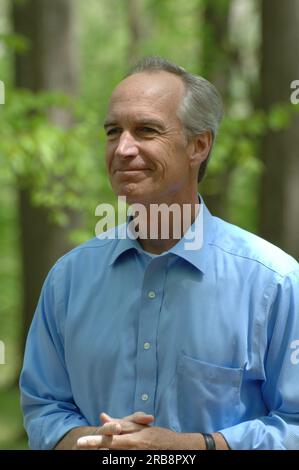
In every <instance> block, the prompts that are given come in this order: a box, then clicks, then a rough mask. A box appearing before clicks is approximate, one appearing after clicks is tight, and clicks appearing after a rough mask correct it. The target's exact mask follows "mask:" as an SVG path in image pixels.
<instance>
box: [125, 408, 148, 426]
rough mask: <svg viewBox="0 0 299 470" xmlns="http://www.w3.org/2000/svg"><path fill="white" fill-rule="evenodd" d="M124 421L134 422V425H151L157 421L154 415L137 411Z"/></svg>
mask: <svg viewBox="0 0 299 470" xmlns="http://www.w3.org/2000/svg"><path fill="white" fill-rule="evenodd" d="M124 419H125V421H132V422H133V423H137V424H150V423H152V422H153V421H154V420H155V418H154V416H153V415H148V414H146V413H143V411H136V412H135V413H133V414H132V415H130V416H127V417H126V418H124Z"/></svg>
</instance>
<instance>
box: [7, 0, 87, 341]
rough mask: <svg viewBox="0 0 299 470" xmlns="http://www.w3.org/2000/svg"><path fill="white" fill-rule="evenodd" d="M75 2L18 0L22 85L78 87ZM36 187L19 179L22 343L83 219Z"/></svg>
mask: <svg viewBox="0 0 299 470" xmlns="http://www.w3.org/2000/svg"><path fill="white" fill-rule="evenodd" d="M72 7H73V2H72V1H71V0H51V1H49V0H27V1H22V2H19V1H14V3H13V9H12V18H13V25H14V30H15V32H16V33H19V34H22V35H23V36H25V37H26V38H28V39H29V41H30V48H29V50H28V52H27V53H26V54H16V57H15V83H16V86H17V87H20V88H26V89H29V90H32V91H34V92H38V91H40V90H62V91H64V92H66V93H68V94H74V93H75V92H76V86H77V85H76V75H77V68H76V64H75V60H74V56H75V46H74V44H75V42H74V33H73V11H72ZM49 119H50V121H51V122H53V123H55V124H56V125H59V126H61V127H63V128H67V127H68V126H70V125H71V124H72V116H71V115H70V114H69V113H68V112H66V111H62V110H59V109H56V110H53V111H51V114H50V115H49ZM36 158H38V155H36ZM31 189H32V188H30V187H28V185H27V186H22V185H20V188H19V189H18V193H19V220H20V244H21V256H22V276H23V278H22V285H23V317H22V318H23V330H22V348H24V341H25V338H26V335H27V331H28V327H29V325H30V323H31V320H32V316H33V313H34V310H35V307H36V303H37V300H38V296H39V293H40V289H41V286H42V283H43V280H44V278H45V276H46V274H47V272H48V271H49V269H50V267H51V266H52V265H53V263H54V261H55V260H56V259H57V258H58V257H59V256H61V255H62V254H63V253H65V252H66V251H67V250H69V249H70V248H71V246H70V244H69V243H68V240H67V236H68V234H69V231H70V228H71V227H72V228H74V227H78V226H79V224H80V222H81V219H80V216H79V215H78V214H77V213H71V214H70V223H69V225H68V226H66V227H60V226H57V225H55V224H53V223H51V222H50V220H49V211H48V210H47V209H46V208H42V207H36V206H35V205H33V204H32V200H31Z"/></svg>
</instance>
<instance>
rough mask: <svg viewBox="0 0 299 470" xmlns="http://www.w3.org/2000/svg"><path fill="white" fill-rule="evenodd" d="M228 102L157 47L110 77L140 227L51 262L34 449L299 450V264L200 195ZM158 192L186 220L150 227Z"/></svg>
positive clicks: (31, 358)
mask: <svg viewBox="0 0 299 470" xmlns="http://www.w3.org/2000/svg"><path fill="white" fill-rule="evenodd" d="M221 115H222V108H221V101H220V98H219V95H218V93H217V91H216V90H215V88H214V87H213V86H212V85H211V84H210V83H209V82H207V81H206V80H204V79H202V78H201V77H196V76H194V75H192V74H189V73H188V72H186V71H184V70H183V69H182V68H180V67H177V66H175V65H173V64H170V63H169V62H167V61H165V60H163V59H160V58H145V59H143V60H142V61H141V62H140V63H139V64H138V65H137V66H136V68H135V69H134V70H133V72H132V73H131V74H130V75H129V76H127V77H126V78H125V79H124V80H123V81H122V82H121V83H120V84H119V85H118V86H117V87H116V89H115V90H114V92H113V94H112V97H111V100H110V104H109V109H108V114H107V117H106V121H105V130H106V134H107V149H106V160H107V168H108V172H109V177H110V181H111V184H112V188H113V190H114V192H115V194H116V195H118V196H125V197H126V198H127V201H128V202H129V204H131V207H132V205H134V204H136V203H138V204H142V206H143V207H145V208H146V212H145V216H144V215H143V217H141V218H140V219H139V221H138V225H139V226H138V229H139V233H143V234H145V236H143V237H141V236H140V237H139V238H138V239H132V238H131V237H128V236H127V237H125V238H116V239H109V238H106V237H105V236H103V237H99V238H95V239H93V240H91V241H89V242H87V243H85V244H83V245H81V246H79V247H77V248H76V249H75V250H73V251H71V252H70V253H68V254H67V255H65V256H64V257H63V258H61V259H60V260H59V261H58V262H57V263H56V265H55V266H54V268H53V269H52V270H51V271H50V273H49V275H48V277H47V279H46V281H45V285H44V287H43V290H42V294H41V298H40V301H39V304H38V307H37V311H36V313H35V317H34V320H33V323H32V326H31V329H30V333H29V336H28V341H27V347H26V354H25V359H24V367H23V371H22V375H21V380H20V383H21V391H22V406H23V410H24V415H25V426H26V429H27V432H28V434H29V438H30V445H31V447H32V448H35V449H51V448H56V449H97V448H108V449H199V450H200V449H202V450H204V449H213V448H216V449H229V448H231V449H299V380H298V378H299V376H298V370H299V369H298V367H299V366H298V362H299V360H297V349H296V348H297V347H298V343H299V341H298V339H299V315H298V313H299V311H298V307H299V269H298V263H297V262H296V261H295V260H294V259H292V258H291V257H289V256H288V255H286V254H285V253H283V252H282V251H281V250H280V249H278V248H276V247H274V246H273V245H271V244H269V243H267V242H266V241H264V240H262V239H260V238H258V237H256V236H255V235H252V234H249V233H248V232H245V231H244V230H242V229H239V228H237V227H235V226H232V225H230V224H228V223H226V222H224V221H222V220H220V219H218V218H216V217H213V216H211V214H210V213H209V211H208V209H207V208H206V207H205V205H204V203H203V201H202V200H201V199H200V205H199V204H198V202H199V197H198V194H197V183H198V180H200V179H201V178H202V177H203V174H204V171H205V167H206V163H207V159H208V157H209V154H210V152H211V148H212V144H213V142H214V139H215V136H216V133H217V129H218V127H219V124H220V120H221ZM153 204H158V205H161V204H165V205H166V207H170V206H171V205H173V204H176V205H177V206H178V207H179V208H181V210H182V213H183V212H184V207H189V208H190V214H191V219H190V223H189V226H186V224H184V223H183V222H182V220H180V221H179V222H175V221H174V216H172V215H171V214H170V212H169V213H168V216H167V215H166V221H165V220H160V221H158V222H157V221H155V224H156V225H155V228H156V236H155V237H150V236H149V234H150V233H151V232H150V229H151V228H153V227H152V226H153V224H154V222H153V221H152V219H151V217H150V216H149V214H150V209H151V207H152V205H153ZM162 218H163V217H162ZM133 219H134V217H133ZM164 219H165V213H164ZM198 221H200V223H199V222H198ZM165 222H167V223H169V224H170V230H169V237H168V238H167V239H165V238H163V237H162V229H163V227H162V226H163V224H164V223H165ZM128 223H129V222H128ZM178 225H179V228H181V229H182V235H181V239H180V240H178V239H177V238H176V237H175V236H174V232H175V230H176V229H177V228H178V227H177V226H178ZM201 226H202V230H203V239H202V244H201V246H200V247H198V248H197V249H187V248H186V243H185V242H186V238H187V236H188V235H190V231H192V230H193V231H194V232H198V231H200V229H201ZM99 415H100V419H99Z"/></svg>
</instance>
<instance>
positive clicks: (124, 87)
mask: <svg viewBox="0 0 299 470" xmlns="http://www.w3.org/2000/svg"><path fill="white" fill-rule="evenodd" d="M184 94H185V86H184V84H183V82H182V80H181V78H180V77H177V76H176V75H174V74H171V73H168V72H164V71H162V72H160V71H159V72H150V73H148V72H141V73H136V74H134V75H131V76H129V77H127V78H125V79H124V80H123V81H122V82H120V83H119V85H118V86H117V87H116V88H115V90H114V91H113V93H112V95H111V99H110V103H109V108H108V115H109V116H110V117H113V118H122V117H123V116H128V115H130V114H133V115H138V114H139V113H141V112H142V113H144V112H146V113H147V114H149V115H152V116H160V117H169V116H175V115H176V111H177V109H178V106H179V104H180V102H181V100H182V98H183V96H184Z"/></svg>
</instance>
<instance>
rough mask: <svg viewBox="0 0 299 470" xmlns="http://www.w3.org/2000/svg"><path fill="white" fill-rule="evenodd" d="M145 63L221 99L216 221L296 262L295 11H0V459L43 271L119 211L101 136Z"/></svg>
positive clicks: (186, 6) (69, 7)
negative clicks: (130, 76) (194, 80)
mask: <svg viewBox="0 0 299 470" xmlns="http://www.w3.org/2000/svg"><path fill="white" fill-rule="evenodd" d="M144 55H160V56H163V57H165V58H167V59H169V60H171V61H173V62H175V63H177V64H179V65H181V66H183V67H185V68H186V69H187V70H189V71H192V72H193V73H196V74H200V75H203V76H204V77H206V78H208V79H209V80H210V81H212V82H213V83H214V84H215V85H216V86H217V87H218V89H219V90H220V92H221V94H222V96H223V99H224V103H225V117H224V121H223V124H222V127H221V130H220V132H219V136H218V138H217V141H216V145H215V147H214V150H213V155H212V159H211V161H210V162H209V166H208V173H207V176H206V177H205V180H204V182H203V183H202V184H201V185H200V188H199V190H200V192H201V194H202V195H203V197H204V199H205V202H206V203H207V205H208V207H209V209H210V210H211V211H212V213H213V214H215V215H218V216H220V217H222V218H224V219H226V220H228V221H229V222H232V223H234V224H237V225H239V226H241V227H243V228H245V229H247V230H249V231H251V232H254V233H256V234H259V235H260V236H262V237H264V238H266V239H267V240H269V241H271V242H273V243H274V244H276V245H278V246H279V247H281V248H282V249H284V250H285V251H287V252H288V253H290V254H291V255H292V256H294V257H295V258H297V259H299V235H298V234H299V158H298V157H299V155H298V154H299V113H298V112H299V92H298V90H299V1H298V0H285V1H284V2H281V1H280V0H85V1H83V0H51V1H48V0H0V449H26V448H27V438H26V435H25V432H24V429H23V427H22V417H21V413H20V407H19V392H18V376H19V371H20V367H21V364H22V355H23V350H24V343H25V338H26V334H27V331H28V327H29V325H30V322H31V319H32V316H33V313H34V310H35V306H36V302H37V299H38V296H39V293H40V289H41V286H42V283H43V281H44V278H45V275H46V273H47V272H48V270H49V269H50V267H51V266H52V265H53V263H54V262H55V261H56V260H57V258H58V257H59V256H61V255H62V254H63V253H65V252H66V251H68V250H69V249H70V248H71V247H72V246H74V245H76V244H79V243H81V242H83V241H85V240H87V239H89V238H92V237H93V236H94V233H95V232H94V230H95V225H96V222H97V218H96V217H95V208H96V206H97V205H98V204H100V203H102V202H106V203H107V202H111V203H112V204H115V203H116V199H115V197H114V195H113V194H112V191H111V188H110V186H109V184H108V179H107V174H106V170H105V165H104V158H103V155H104V146H105V136H104V133H103V130H102V124H103V119H104V116H105V112H106V107H107V102H108V98H109V95H110V93H111V91H112V89H113V87H114V86H115V85H116V84H117V82H118V81H120V80H121V78H122V77H123V76H124V74H125V73H126V72H127V71H128V69H129V68H130V67H131V66H132V65H133V64H134V63H135V62H136V61H137V60H138V58H140V57H142V56H144ZM112 291H113V287H112Z"/></svg>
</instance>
